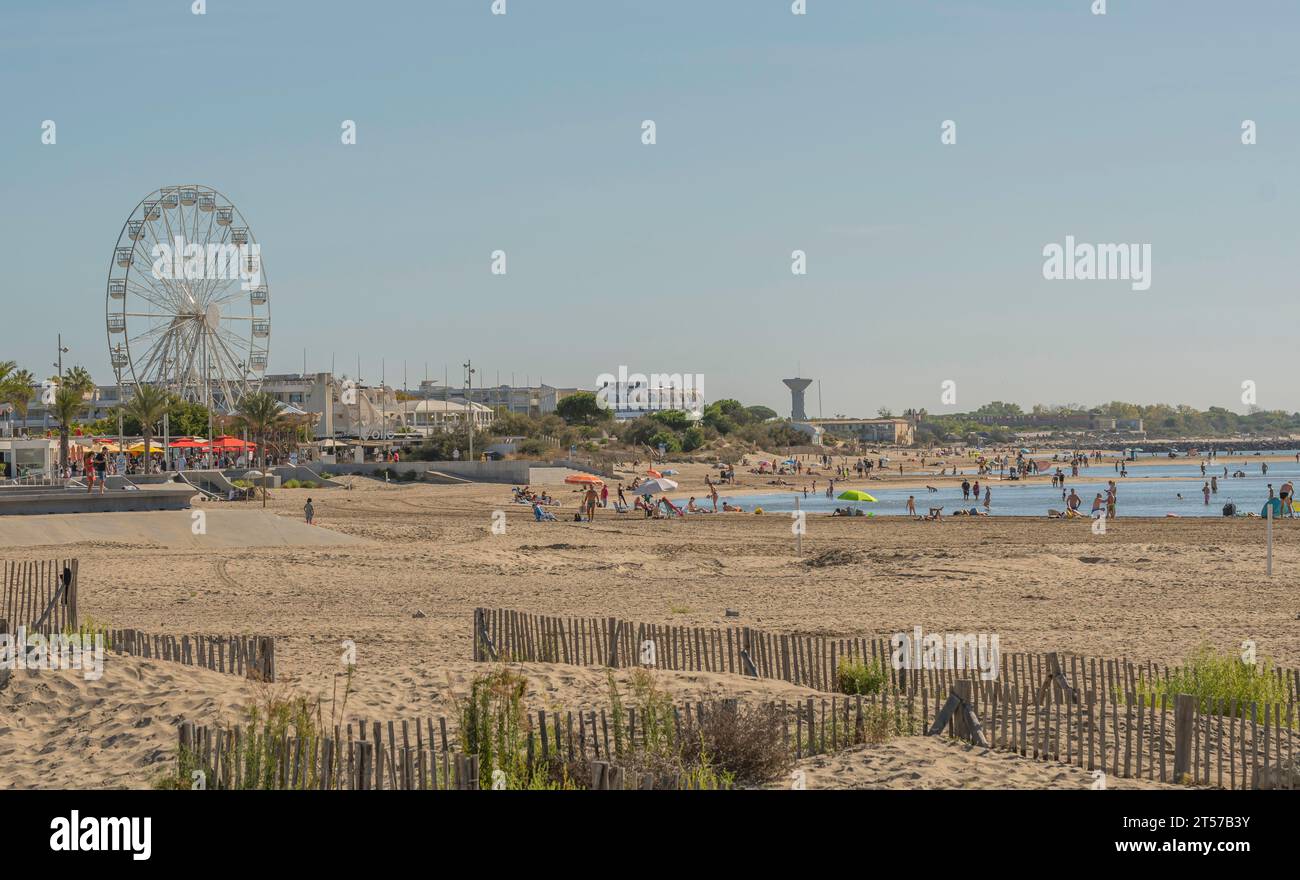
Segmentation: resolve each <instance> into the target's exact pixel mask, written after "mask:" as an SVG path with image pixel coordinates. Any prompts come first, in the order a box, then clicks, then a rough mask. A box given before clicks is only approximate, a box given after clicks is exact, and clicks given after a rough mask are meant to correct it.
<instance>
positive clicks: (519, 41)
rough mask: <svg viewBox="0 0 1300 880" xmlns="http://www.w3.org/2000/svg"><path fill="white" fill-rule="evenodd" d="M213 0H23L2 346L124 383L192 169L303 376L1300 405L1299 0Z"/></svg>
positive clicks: (879, 398) (1, 147) (848, 398)
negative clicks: (138, 289)
mask: <svg viewBox="0 0 1300 880" xmlns="http://www.w3.org/2000/svg"><path fill="white" fill-rule="evenodd" d="M207 5H208V12H207V15H205V16H201V17H200V16H194V15H192V14H191V13H190V2H189V0H120V2H89V0H58V2H37V0H4V2H3V3H0V105H2V106H3V113H0V169H2V170H3V173H2V174H0V202H2V203H3V205H4V207H5V210H4V212H3V214H2V215H0V235H3V240H4V242H5V248H4V260H5V266H6V272H5V275H4V283H3V288H4V294H3V297H2V300H3V303H4V308H5V314H4V322H3V325H2V326H3V327H4V333H3V339H2V342H0V359H16V360H18V361H20V363H22V364H23V365H24V366H27V367H29V368H31V369H33V370H34V371H35V372H37V373H39V374H45V373H46V372H47V371H51V372H52V370H51V369H50V368H49V366H48V365H49V364H50V363H51V362H52V361H53V358H54V353H55V352H54V349H55V335H56V333H58V332H62V333H63V335H64V341H65V344H66V345H68V346H70V347H71V348H72V352H71V353H70V354H69V355H68V358H69V360H70V361H71V362H74V363H83V364H85V365H86V366H87V367H89V368H91V370H92V371H93V372H95V373H96V374H97V376H98V377H99V378H101V379H102V380H105V381H107V380H108V378H109V375H110V374H109V370H108V358H107V343H106V338H105V332H104V281H105V277H106V274H107V269H108V262H109V258H110V257H111V255H112V250H111V249H112V247H113V244H114V242H115V240H116V237H117V234H118V231H119V229H120V227H121V224H122V222H123V221H124V220H125V218H126V216H127V214H128V213H129V212H130V211H131V209H132V208H133V207H134V206H135V204H136V203H137V201H138V200H139V199H141V198H142V197H143V196H144V195H146V194H147V193H148V192H150V191H151V190H153V189H155V188H157V187H159V186H162V185H166V184H173V183H181V182H198V183H206V184H208V185H211V186H214V187H216V188H217V189H219V190H221V191H222V192H224V193H226V194H227V195H229V196H230V197H231V198H232V199H233V200H234V202H235V204H236V205H237V206H238V207H239V208H240V210H241V211H242V212H243V213H244V215H245V216H246V217H247V219H248V220H249V222H250V224H251V226H252V228H253V231H254V233H255V234H256V236H257V238H258V240H259V241H260V242H261V243H262V247H263V257H264V260H265V266H266V271H267V276H268V280H269V282H270V290H271V299H272V310H271V314H272V321H273V332H272V340H271V370H272V371H274V372H288V371H296V370H299V369H301V367H302V361H303V349H304V348H306V349H307V364H308V367H309V368H310V369H312V370H317V369H328V368H329V366H330V358H331V355H334V356H336V357H337V368H338V371H339V372H344V371H346V372H348V373H349V374H351V373H353V372H354V371H355V364H356V359H357V357H358V356H360V357H361V360H362V372H363V375H364V378H366V379H375V378H378V373H379V368H380V358H381V357H386V358H387V377H388V380H389V382H390V383H396V384H399V385H400V383H401V381H402V361H403V360H404V359H405V360H406V361H407V363H408V367H409V372H410V375H411V379H412V384H414V381H415V379H416V378H418V377H419V375H420V374H421V373H422V372H423V370H424V364H425V362H426V361H427V362H428V363H429V365H430V370H431V372H433V373H436V374H439V375H440V374H441V372H442V368H443V365H444V364H450V365H451V366H452V375H453V378H455V377H457V376H458V370H457V368H456V365H457V364H459V363H461V362H463V361H464V360H465V359H466V358H468V357H472V358H473V359H474V362H475V364H476V365H477V366H479V367H480V368H481V372H480V374H479V376H480V378H481V379H482V378H486V379H487V380H488V382H492V381H494V380H495V379H496V377H497V375H498V373H499V375H500V377H501V380H502V381H509V379H510V375H511V373H514V374H515V376H516V378H517V379H518V380H519V381H520V382H522V381H523V379H524V377H525V375H530V376H531V377H532V379H533V381H536V380H537V378H538V376H539V375H540V376H541V377H542V378H543V379H544V380H545V381H547V382H548V383H551V384H557V385H586V386H590V385H591V384H592V383H593V382H594V380H595V377H596V375H597V374H599V373H602V372H615V371H616V370H617V367H618V365H619V364H626V365H628V366H629V367H630V368H631V369H632V370H634V371H642V372H651V371H660V372H687V371H689V372H693V373H702V374H704V376H705V392H706V395H707V396H709V397H710V398H718V397H722V396H728V397H737V398H740V399H742V400H744V401H746V402H747V403H764V404H768V405H770V406H773V407H774V408H775V409H777V410H778V411H780V412H782V413H786V412H788V409H789V396H788V394H787V393H786V391H785V389H784V387H783V386H782V385H781V384H780V380H781V378H783V377H785V376H791V375H794V374H795V370H796V367H797V366H799V367H801V371H802V374H803V375H805V376H811V377H813V378H815V379H820V380H821V382H822V404H821V406H822V408H823V410H824V412H825V414H826V415H828V416H829V415H831V414H832V413H836V412H845V413H850V414H855V415H864V414H871V413H874V411H875V410H876V408H877V407H879V406H882V405H883V406H890V407H892V408H893V409H894V410H895V411H896V412H897V411H900V410H901V409H903V408H904V407H907V406H918V407H920V406H924V407H926V408H928V409H929V410H931V411H932V412H943V411H951V410H952V409H954V407H944V406H941V405H940V399H939V394H940V383H941V382H942V381H943V380H945V379H952V380H954V381H956V382H957V387H958V401H957V403H958V405H957V407H955V408H956V409H969V408H973V407H975V406H977V405H979V404H980V403H983V402H985V401H987V400H990V399H995V398H996V399H1002V400H1014V401H1017V402H1019V403H1021V404H1025V405H1027V404H1030V403H1033V402H1043V403H1070V402H1075V403H1095V402H1101V401H1106V400H1111V399H1126V400H1134V401H1139V402H1155V401H1164V402H1169V403H1178V402H1185V403H1190V404H1194V405H1197V406H1202V407H1203V406H1208V405H1211V404H1215V405H1221V406H1227V407H1229V408H1231V409H1234V410H1237V411H1241V410H1243V409H1244V407H1243V405H1242V403H1241V401H1240V399H1239V398H1240V394H1241V391H1240V388H1241V382H1242V381H1243V380H1245V379H1251V380H1254V381H1255V382H1256V383H1257V385H1258V402H1259V404H1260V405H1261V406H1264V407H1266V408H1285V409H1288V410H1296V409H1300V384H1298V383H1296V382H1294V381H1290V380H1292V379H1293V373H1294V358H1295V355H1296V351H1295V344H1294V336H1295V331H1296V323H1297V317H1298V316H1300V307H1298V306H1297V291H1296V289H1295V287H1296V281H1295V266H1294V263H1295V260H1296V254H1297V249H1296V246H1295V239H1296V235H1297V231H1298V223H1297V216H1298V214H1297V205H1300V173H1298V167H1297V166H1298V164H1300V150H1297V144H1298V143H1300V53H1297V52H1296V46H1297V45H1298V44H1300V33H1298V31H1300V5H1298V4H1296V3H1295V2H1294V0H1239V2H1233V3H1223V2H1217V0H1140V2H1139V0H1110V2H1109V4H1108V6H1109V14H1107V15H1106V16H1104V17H1103V16H1094V15H1092V14H1091V13H1090V9H1089V7H1090V5H1091V0H899V2H876V0H808V14H807V15H806V16H794V15H791V14H790V8H789V7H790V3H789V0H645V2H633V0H508V10H509V12H508V14H507V15H505V16H493V15H491V14H490V11H489V7H490V0H422V2H396V0H374V2H364V3H361V2H342V0H340V2H328V0H312V2H307V0H273V2H272V0H208V4H207ZM45 119H52V120H54V121H55V122H56V123H57V125H58V143H57V144H56V145H54V146H45V145H42V144H41V142H40V134H41V131H40V126H41V122H42V120H45ZM344 119H353V120H355V121H356V122H357V125H358V143H357V145H355V146H343V145H342V144H341V143H340V139H339V135H340V123H341V122H342V120H344ZM643 119H653V120H655V122H656V123H657V126H658V143H657V145H655V146H643V145H642V144H641V141H640V134H641V128H640V125H641V121H642V120H643ZM945 119H952V120H955V121H956V123H957V127H958V128H957V134H958V142H957V144H956V145H955V146H943V145H941V144H940V139H939V134H940V124H941V122H942V121H943V120H945ZM1244 119H1253V120H1255V121H1256V123H1257V124H1258V130H1259V143H1258V144H1257V145H1255V146H1243V145H1242V144H1241V142H1240V126H1241V123H1242V120H1244ZM1069 234H1072V235H1074V236H1076V238H1078V239H1079V240H1080V241H1088V242H1145V243H1150V244H1151V245H1152V247H1153V256H1154V263H1155V265H1154V276H1153V284H1152V287H1151V289H1150V290H1148V291H1145V292H1137V291H1133V290H1131V289H1130V286H1129V284H1128V283H1125V282H1119V281H1113V282H1066V281H1045V280H1044V279H1043V277H1042V271H1041V270H1042V263H1043V257H1042V255H1041V254H1042V249H1043V247H1044V245H1046V244H1048V243H1050V242H1058V243H1059V242H1063V241H1064V238H1065V236H1066V235H1069ZM497 248H500V249H503V250H505V251H506V252H507V254H508V260H509V274H508V275H507V276H505V277H499V276H493V275H492V274H490V272H489V255H490V254H491V252H492V251H493V250H494V249H497ZM796 248H799V249H803V250H805V251H806V252H807V253H808V260H809V273H808V275H807V276H804V277H795V276H793V275H792V274H791V272H790V252H791V251H792V250H794V249H796ZM816 391H817V386H814V387H813V388H812V389H810V395H809V404H810V406H809V409H810V410H811V411H812V414H814V415H815V414H816V412H817V406H818V401H817V395H816Z"/></svg>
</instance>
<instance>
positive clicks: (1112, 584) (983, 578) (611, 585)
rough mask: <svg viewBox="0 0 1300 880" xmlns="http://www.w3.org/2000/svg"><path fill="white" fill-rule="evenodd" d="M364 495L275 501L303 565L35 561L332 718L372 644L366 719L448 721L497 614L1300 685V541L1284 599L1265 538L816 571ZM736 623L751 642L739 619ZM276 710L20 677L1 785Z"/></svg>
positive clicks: (1018, 537)
mask: <svg viewBox="0 0 1300 880" xmlns="http://www.w3.org/2000/svg"><path fill="white" fill-rule="evenodd" d="M682 471H683V473H682V474H681V475H680V476H679V477H678V479H680V480H681V482H682V488H683V490H692V489H693V488H694V487H699V488H702V487H703V477H704V474H705V473H706V472H707V469H706V468H705V467H704V466H703V465H686V466H684V467H682ZM746 477H748V478H749V479H751V480H753V481H754V482H755V483H756V484H757V483H758V482H759V480H758V479H757V478H754V477H753V476H752V475H742V476H741V482H742V484H743V482H744V481H745V479H746ZM352 487H353V488H351V489H334V490H321V489H316V490H281V491H278V492H273V493H272V494H271V499H270V503H269V507H268V510H269V511H270V513H271V514H273V515H276V516H280V517H283V518H285V519H286V521H293V523H294V525H295V527H296V526H297V523H298V522H300V521H301V518H302V511H301V508H302V505H303V503H304V502H305V501H306V498H307V497H308V496H311V497H312V498H313V499H314V505H315V509H316V525H315V526H313V527H311V528H312V529H313V530H314V532H313V533H312V535H311V540H310V541H309V542H308V541H303V542H302V543H300V544H297V545H295V544H293V543H292V542H291V541H289V542H285V543H276V544H275V545H273V546H259V547H246V548H243V549H238V548H235V547H232V546H230V544H231V540H230V536H225V537H223V536H221V534H220V531H221V528H223V526H222V522H223V520H225V522H226V525H225V526H224V527H225V528H228V529H230V530H232V531H237V530H239V529H243V528H245V527H246V526H245V525H244V524H242V523H241V521H240V519H239V518H237V517H232V515H233V514H238V513H242V514H246V516H247V523H248V525H247V527H248V528H257V523H258V522H260V521H261V520H260V518H261V517H262V516H263V514H262V512H261V508H260V506H255V505H251V504H250V505H247V507H246V509H245V510H242V511H241V510H239V509H238V507H239V506H237V505H212V504H210V505H208V507H209V508H219V510H216V513H217V514H218V515H216V516H213V517H212V519H211V522H210V526H211V528H212V529H215V532H212V531H210V534H211V537H212V546H211V547H204V546H193V545H183V546H181V545H177V546H169V545H168V543H166V542H165V541H163V540H141V539H140V537H139V536H138V535H135V536H131V535H127V536H124V538H123V539H122V540H109V539H105V537H104V536H103V535H102V534H96V536H95V538H94V539H93V540H87V541H84V542H80V543H67V544H61V545H58V546H46V547H40V546H29V547H24V548H22V549H21V551H19V552H20V553H21V555H22V556H23V557H25V558H42V557H54V556H56V555H60V556H68V555H72V556H76V557H77V558H79V559H80V580H81V588H80V591H81V599H80V602H81V614H82V617H83V619H87V620H90V621H92V622H93V623H94V624H95V625H97V626H106V627H110V628H121V627H133V628H137V629H142V630H145V631H147V632H159V633H173V634H183V633H207V634H218V633H248V634H259V635H270V636H273V637H275V639H276V640H277V649H276V650H277V667H278V671H279V682H278V683H277V685H276V687H278V688H282V689H286V691H287V692H292V693H298V694H302V695H305V696H308V697H309V698H311V699H316V698H317V697H319V698H321V699H322V700H324V701H325V704H326V705H327V706H328V701H329V700H330V697H331V694H332V691H333V688H334V686H335V683H336V680H337V676H338V672H339V668H340V659H339V658H340V650H341V644H342V642H343V641H344V640H348V639H350V640H353V641H354V642H355V643H356V647H357V667H358V668H357V672H356V675H355V678H354V682H353V693H352V695H351V697H350V700H349V703H348V705H347V713H348V717H349V719H353V718H356V719H360V718H370V719H377V718H384V719H387V718H400V717H406V716H417V715H430V714H441V713H450V712H451V711H452V707H453V706H454V700H455V698H456V697H458V696H463V695H464V692H465V690H466V689H467V687H468V682H469V680H470V679H472V677H473V676H474V675H475V674H476V673H478V672H481V671H482V664H475V663H473V662H472V659H471V657H472V655H471V648H472V644H471V636H470V629H471V626H470V625H471V619H472V611H473V609H474V608H475V607H477V606H487V607H500V608H512V609H519V610H524V611H530V612H534V613H543V614H552V615H573V616H589V617H605V616H619V617H623V618H627V619H631V620H635V621H644V622H649V623H658V624H672V625H687V626H689V625H698V626H704V625H708V626H718V625H726V624H737V625H742V626H755V627H761V628H764V629H767V630H771V631H777V632H784V633H806V634H822V635H886V636H887V635H888V634H889V633H892V632H895V631H910V630H911V629H912V628H913V627H914V626H921V627H923V628H924V629H925V630H926V631H939V632H943V631H957V632H976V631H978V632H991V633H998V634H999V636H1000V639H1001V646H1002V650H1003V651H1005V652H1017V651H1048V650H1055V651H1065V652H1080V653H1086V654H1090V655H1095V656H1096V655H1100V656H1112V657H1127V658H1130V659H1133V660H1136V661H1155V662H1160V663H1170V664H1177V663H1179V662H1181V661H1183V660H1184V659H1185V658H1187V657H1188V656H1190V655H1191V654H1193V653H1194V652H1195V651H1196V650H1197V649H1198V648H1199V647H1200V646H1202V645H1205V644H1209V645H1212V646H1213V647H1215V648H1217V649H1219V650H1236V649H1237V646H1239V645H1240V644H1241V642H1242V641H1244V640H1247V639H1250V640H1254V641H1255V642H1256V644H1257V645H1258V650H1259V653H1260V655H1261V656H1266V657H1269V658H1271V659H1272V660H1273V661H1275V662H1277V663H1280V664H1283V665H1287V666H1294V665H1297V664H1300V639H1298V638H1297V636H1296V620H1297V617H1298V616H1300V605H1297V602H1296V599H1295V594H1294V590H1293V589H1292V588H1291V587H1290V583H1291V578H1292V572H1293V571H1294V569H1295V566H1296V564H1297V562H1300V524H1298V523H1296V522H1294V521H1284V522H1279V523H1278V524H1277V525H1276V532H1275V540H1276V545H1275V576H1274V577H1272V578H1269V577H1267V576H1266V575H1265V572H1264V560H1263V551H1264V532H1263V527H1262V523H1261V521H1259V520H1246V519H1235V520H1223V519H1206V520H1190V519H1184V520H1146V519H1124V518H1121V519H1120V520H1118V521H1116V522H1114V523H1113V524H1112V525H1111V527H1110V528H1109V529H1108V531H1107V533H1106V534H1105V535H1096V534H1093V532H1092V531H1091V529H1090V528H1089V525H1088V523H1087V522H1086V521H1084V522H1071V521H1050V520H1047V519H1045V518H1043V519H1028V518H1014V517H1006V518H989V519H984V518H972V519H968V520H945V521H943V522H937V523H931V522H915V521H911V520H905V519H902V518H893V519H887V518H879V519H865V518H856V519H844V518H831V517H820V518H816V519H810V523H809V527H808V533H807V534H806V535H805V537H804V540H803V554H802V556H800V555H796V552H795V541H794V538H793V536H792V535H791V532H790V520H789V518H788V517H783V516H770V515H769V516H757V515H753V514H717V515H712V514H710V515H698V516H690V517H685V518H679V519H673V520H653V519H645V518H643V517H641V516H639V515H636V516H634V515H631V514H624V515H619V514H615V513H613V512H608V511H604V510H602V511H600V512H598V514H597V517H596V520H595V522H594V523H591V524H587V523H575V522H572V521H564V517H563V516H561V518H560V519H561V521H559V522H553V523H537V522H534V521H533V517H532V515H531V512H530V511H529V509H528V508H527V507H525V506H522V505H513V504H511V503H510V487H509V486H504V485H488V484H470V485H460V486H432V485H425V484H409V485H397V484H384V483H382V482H377V481H374V480H369V479H362V478H356V479H353V480H352ZM755 488H757V486H755ZM550 489H551V491H552V492H553V493H555V494H557V495H558V497H560V498H561V499H562V502H563V506H562V507H560V508H559V512H560V513H561V514H563V513H564V512H565V511H568V512H569V513H570V519H571V514H572V511H573V510H574V508H575V502H576V495H575V494H573V493H572V492H571V491H569V490H570V487H564V486H561V487H550ZM701 494H702V493H701ZM494 511H504V513H505V517H506V530H505V533H504V534H494V533H493V531H492V529H491V526H492V522H493V514H494ZM182 515H183V516H185V517H186V518H187V519H188V517H189V514H188V513H184V514H177V516H182ZM288 525H289V523H288V522H286V526H288ZM301 528H303V529H305V528H307V527H306V526H301ZM157 531H158V532H159V534H161V532H162V530H161V529H159V530H157ZM293 533H294V530H292V529H288V528H286V529H285V530H284V532H283V534H284V535H291V534H293ZM829 551H836V552H835V553H833V554H830V555H827V554H828V552H829ZM810 561H812V562H813V563H815V564H810ZM824 563H826V564H824ZM727 609H735V610H736V611H738V612H739V615H740V616H739V617H738V618H726V617H724V613H725V611H726V610H727ZM523 672H524V674H525V675H526V676H527V678H528V680H529V691H528V695H527V702H528V703H529V704H530V705H531V706H535V707H537V708H546V707H548V706H556V707H560V706H563V707H569V708H573V707H578V706H584V705H598V704H600V703H601V701H602V700H604V699H605V696H606V693H607V684H606V675H605V671H604V670H602V669H599V668H578V667H573V666H563V665H548V664H528V665H527V666H525V667H524V669H523ZM656 675H657V677H658V679H659V680H660V683H661V685H662V687H663V688H664V689H665V690H666V691H668V692H669V693H671V694H672V695H673V696H674V697H675V698H677V699H681V700H687V699H700V698H701V697H708V696H734V697H741V698H748V699H751V700H783V699H789V700H792V701H793V700H795V699H799V698H800V697H801V696H805V695H813V692H810V691H805V690H804V689H802V688H799V687H795V686H793V685H789V684H785V683H782V682H779V681H770V680H757V681H755V680H752V679H745V678H742V677H739V676H730V675H725V674H710V673H681V672H659V673H656ZM258 687H259V686H257V685H254V684H252V683H250V682H247V681H244V680H241V679H238V678H236V677H234V676H230V675H222V674H219V673H215V672H209V671H206V670H201V669H194V668H190V667H182V666H178V665H176V664H171V663H167V662H163V661H145V660H140V659H137V658H122V657H116V656H110V657H109V658H108V659H107V661H106V669H105V675H104V678H103V679H102V680H100V681H98V682H86V681H83V680H81V679H80V678H78V677H76V676H75V674H74V673H59V674H51V673H42V674H35V673H26V672H17V673H15V676H14V678H13V680H12V681H11V682H10V684H9V686H8V687H7V688H5V689H4V690H0V717H4V718H5V719H6V720H5V722H4V723H3V724H0V757H3V759H4V761H5V768H6V773H5V774H4V785H6V786H9V787H15V788H21V787H31V786H37V785H46V784H53V783H57V784H62V785H82V784H94V785H107V786H124V787H147V786H148V785H149V784H150V781H151V779H152V778H153V777H154V776H155V775H156V774H157V772H158V771H159V769H160V768H161V767H162V766H164V765H165V764H166V762H168V761H169V760H170V759H171V748H172V746H173V745H174V740H175V727H174V725H175V723H176V722H177V721H179V720H182V719H186V720H194V721H200V722H205V723H215V722H222V723H233V722H235V721H237V720H239V716H240V712H241V709H242V707H245V706H247V705H249V704H250V702H253V701H256V700H257V699H258V694H257V693H256V691H257V688H258ZM52 742H54V743H62V744H64V746H65V747H63V748H57V749H55V748H50V747H49V746H48V744H49V743H52ZM42 744H46V745H45V746H43V745H42ZM67 746H75V748H69V747H67ZM817 761H818V762H819V763H817V764H816V765H815V766H810V768H809V769H810V775H809V785H810V787H811V786H813V785H814V784H815V785H816V786H818V787H856V786H869V787H875V786H905V785H914V786H916V787H947V786H949V785H950V784H951V785H959V786H960V787H980V786H985V785H987V786H998V785H1010V786H1014V787H1076V786H1078V787H1086V782H1087V779H1086V774H1085V773H1083V772H1082V771H1079V770H1077V768H1076V769H1074V770H1069V769H1068V768H1066V769H1065V770H1062V769H1061V768H1057V769H1056V770H1052V769H1051V768H1050V767H1045V766H1044V765H1036V764H1034V763H1033V762H1028V761H1021V762H1019V763H1018V762H1017V761H1011V760H1010V759H1009V757H1008V756H1006V755H998V754H989V755H980V754H978V750H977V751H975V752H972V751H969V750H963V748H962V747H959V746H949V745H944V744H938V743H934V742H925V741H923V740H922V739H920V738H910V737H909V738H904V739H901V740H895V741H891V742H889V743H887V744H886V745H885V746H882V747H863V748H862V749H861V750H859V751H855V752H851V753H846V754H844V755H841V756H831V757H826V758H820V759H817ZM1021 763H1023V764H1024V765H1025V766H1023V767H1021V766H1020V765H1021ZM1008 773H1010V774H1012V775H1010V776H1008V775H1007V774H1008ZM1076 777H1077V778H1076Z"/></svg>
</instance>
